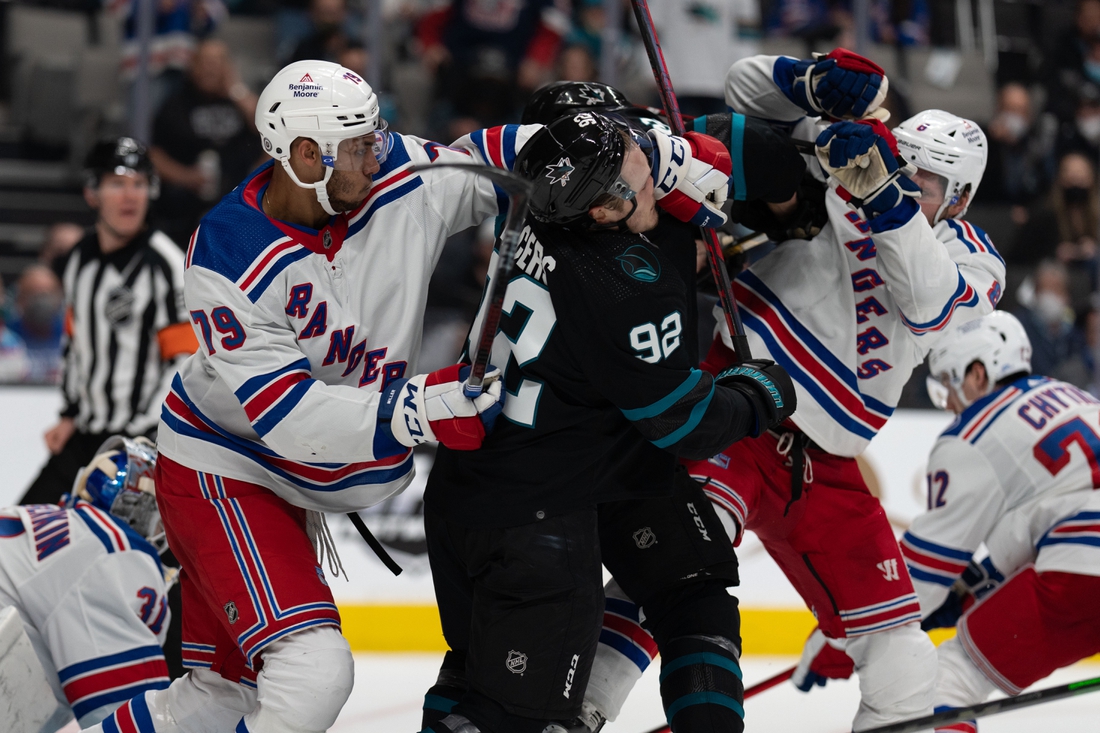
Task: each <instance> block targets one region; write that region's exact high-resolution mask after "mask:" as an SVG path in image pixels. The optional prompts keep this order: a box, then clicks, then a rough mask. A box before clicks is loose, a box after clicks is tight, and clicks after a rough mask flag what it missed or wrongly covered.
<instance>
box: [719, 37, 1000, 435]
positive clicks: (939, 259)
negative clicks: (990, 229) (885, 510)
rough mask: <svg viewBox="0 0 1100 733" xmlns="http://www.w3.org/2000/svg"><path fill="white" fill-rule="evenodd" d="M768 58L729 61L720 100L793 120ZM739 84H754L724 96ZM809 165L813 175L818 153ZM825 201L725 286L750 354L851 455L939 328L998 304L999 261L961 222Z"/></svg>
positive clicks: (799, 421) (815, 427)
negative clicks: (814, 231) (792, 235)
mask: <svg viewBox="0 0 1100 733" xmlns="http://www.w3.org/2000/svg"><path fill="white" fill-rule="evenodd" d="M775 58H776V57H759V56H758V57H753V58H752V59H746V60H744V61H741V62H738V63H737V64H735V65H734V66H733V68H732V69H731V72H730V74H731V75H730V78H729V79H728V80H727V101H729V102H730V104H731V105H733V104H735V103H740V102H741V101H742V98H745V97H749V98H752V99H753V100H754V103H753V104H752V105H747V107H748V108H747V109H737V108H736V107H735V109H736V111H738V112H743V113H746V114H754V115H759V116H763V117H768V118H770V119H777V120H782V121H789V120H791V119H793V116H792V114H791V110H790V109H789V108H791V107H793V108H794V109H796V110H798V113H799V115H800V117H799V119H800V120H801V119H803V118H804V116H805V113H804V112H802V110H801V109H800V108H798V107H797V106H796V105H794V103H792V102H790V101H789V100H787V99H786V97H784V96H783V95H782V94H781V93H779V92H778V91H777V90H776V85H775V83H774V82H773V81H772V80H771V67H770V65H767V64H765V63H764V61H766V60H767V59H773V60H774V59H775ZM762 60H764V61H762ZM738 69H743V70H747V71H749V72H753V73H743V74H740V75H735V74H734V72H735V71H737V70H738ZM765 69H766V74H765ZM735 77H736V78H735ZM761 79H763V81H761ZM765 82H766V83H765ZM740 84H744V85H746V86H747V87H748V88H749V89H751V90H752V92H753V93H754V94H752V95H749V94H741V95H740V96H738V95H732V96H731V91H730V90H731V86H733V87H736V86H737V85H740ZM768 89H770V95H769V93H767V90H768ZM768 104H770V105H771V111H770V112H769V107H768ZM808 129H809V130H813V129H815V128H814V127H813V125H812V124H811V125H809V128H808ZM810 137H811V139H812V134H811V135H810ZM811 169H813V170H817V171H818V172H819V173H820V167H819V166H818V165H817V163H816V161H814V162H813V164H812V166H811ZM826 205H827V207H828V211H829V223H828V224H827V225H826V226H825V228H824V229H822V230H821V232H820V233H819V234H818V235H817V236H816V237H814V238H813V239H812V240H792V241H788V242H785V243H783V244H781V245H780V246H779V247H777V248H776V249H775V250H774V251H773V252H771V253H770V254H768V255H767V256H766V257H765V258H764V259H762V260H761V261H759V262H757V263H756V264H754V265H753V266H752V267H751V268H750V269H749V270H748V271H746V272H744V273H742V274H741V275H739V276H738V277H737V279H736V281H735V283H734V293H735V295H736V297H737V301H738V305H739V306H740V308H741V315H742V319H743V321H744V324H745V330H746V332H747V335H748V340H749V345H750V347H751V350H752V354H753V356H754V357H759V358H769V359H772V360H774V361H775V362H776V363H778V364H780V365H781V366H782V367H783V368H784V369H786V370H787V372H788V373H789V374H790V375H791V378H792V379H793V380H794V384H795V388H796V390H797V391H798V411H797V412H796V413H795V415H794V417H793V422H794V423H795V424H796V425H797V426H798V428H799V429H801V430H802V431H803V432H805V433H806V434H807V435H809V436H810V438H812V439H813V440H814V442H816V443H817V444H818V445H820V446H821V447H822V448H823V449H825V450H826V451H828V452H829V453H833V454H835V455H840V456H855V455H858V454H859V453H861V452H862V451H863V450H864V449H865V448H866V447H867V444H868V443H869V442H870V440H871V438H873V437H874V436H875V435H876V434H877V433H878V431H879V430H880V429H881V428H882V426H883V425H885V424H886V420H887V419H888V418H889V417H890V415H891V414H893V412H894V408H895V407H896V406H897V403H898V399H899V398H900V396H901V391H902V389H903V388H904V386H905V383H906V382H907V381H908V380H909V376H910V374H911V373H912V371H913V369H914V368H915V367H916V366H918V365H919V364H920V363H921V362H922V361H923V360H924V357H925V355H926V354H927V353H928V351H929V350H930V349H931V347H932V345H933V343H934V340H935V338H936V337H937V335H938V334H940V333H942V332H943V329H944V328H946V327H947V325H948V324H949V323H951V322H952V321H953V320H955V319H958V318H963V319H970V318H974V317H977V316H980V315H984V314H986V313H989V312H991V311H992V310H993V309H994V308H995V307H996V305H997V301H998V300H999V299H1000V296H1001V290H1002V288H1003V285H1004V276H1005V268H1004V260H1003V259H1001V256H1000V255H999V254H998V253H997V251H996V249H994V247H993V244H992V242H990V240H989V237H988V236H987V235H986V234H985V232H983V231H981V230H980V229H978V228H977V227H975V226H973V225H972V224H969V223H968V222H965V221H961V220H944V221H941V222H939V223H938V224H937V225H936V226H935V228H934V229H933V228H931V227H929V226H928V222H927V220H926V219H925V218H924V216H922V215H921V214H920V212H919V211H917V212H916V213H914V214H913V215H912V216H909V217H908V218H907V219H905V220H900V219H899V217H897V216H895V215H894V214H892V213H891V214H886V215H883V216H880V217H878V218H877V219H874V220H873V221H871V222H868V221H865V220H864V219H862V218H861V217H860V215H859V214H858V213H857V212H855V211H853V210H852V209H851V208H850V207H849V206H848V205H847V204H846V203H844V201H843V200H842V199H841V198H840V197H839V196H837V195H836V194H835V193H834V192H833V191H832V190H829V191H828V192H827V193H826ZM899 209H900V207H899ZM718 320H719V323H722V319H721V318H719V319H718ZM723 331H724V329H723ZM723 338H724V339H726V342H727V345H729V342H728V336H726V334H724V333H723Z"/></svg>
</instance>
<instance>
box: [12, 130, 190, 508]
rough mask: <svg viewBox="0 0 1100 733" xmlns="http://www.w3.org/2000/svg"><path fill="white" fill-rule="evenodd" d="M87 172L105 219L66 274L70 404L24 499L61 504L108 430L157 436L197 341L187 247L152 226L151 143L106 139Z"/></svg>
mask: <svg viewBox="0 0 1100 733" xmlns="http://www.w3.org/2000/svg"><path fill="white" fill-rule="evenodd" d="M85 169H86V177H85V188H84V198H85V200H86V201H87V202H88V205H89V206H91V207H92V208H93V209H95V211H96V214H97V218H96V223H95V226H93V227H92V228H91V230H90V231H89V232H88V235H87V236H86V237H85V238H84V239H82V240H81V241H80V242H79V243H77V245H76V246H75V247H74V248H73V249H72V251H71V252H70V253H69V256H68V258H67V260H66V262H65V267H64V277H63V278H62V281H63V283H64V293H65V305H66V307H67V318H66V333H67V336H68V341H67V344H66V346H65V364H64V373H63V379H62V395H63V397H64V403H63V407H62V410H61V415H60V420H59V421H58V423H57V424H56V425H55V426H53V427H52V428H50V430H49V431H48V432H47V433H46V435H45V440H46V446H47V448H49V451H50V453H51V457H50V459H49V461H48V462H47V463H46V465H45V467H44V468H43V469H42V472H41V473H40V474H39V475H38V478H36V479H35V481H34V483H33V484H32V485H31V487H30V488H29V489H28V490H27V493H26V494H25V495H24V496H23V499H22V500H21V502H20V503H22V504H55V503H57V500H58V498H59V497H60V496H61V494H62V493H63V492H65V491H68V490H69V489H70V487H71V486H72V484H73V478H74V477H75V475H76V472H77V470H79V469H80V467H82V466H83V465H85V464H86V463H87V462H88V461H89V460H90V459H91V458H92V456H93V455H95V451H96V449H97V448H98V447H99V446H100V445H101V444H102V443H103V441H104V440H106V438H107V437H108V436H111V435H114V434H125V435H128V436H131V437H132V436H137V435H149V434H152V433H153V431H155V430H156V427H157V424H158V423H159V421H160V406H161V402H163V401H164V397H165V395H166V394H167V393H168V388H169V386H170V384H171V380H172V377H173V375H174V374H175V372H176V366H177V364H178V362H179V361H181V360H182V359H183V358H185V357H186V356H187V355H189V354H191V353H193V352H194V351H195V349H196V348H197V347H198V342H197V341H196V340H195V335H194V332H192V330H191V324H190V322H189V320H188V318H187V313H186V312H185V310H184V307H183V292H182V291H183V252H182V251H181V250H180V248H179V247H177V246H176V245H175V244H174V243H173V242H172V241H171V240H170V239H168V237H166V236H165V235H164V234H163V233H161V232H159V231H154V230H152V229H151V228H150V227H148V226H147V225H146V213H147V211H148V207H149V191H150V187H151V185H155V179H154V176H153V166H152V164H151V163H150V161H149V158H148V156H147V154H146V152H145V148H144V147H143V146H141V145H140V144H138V143H137V142H135V141H134V140H132V139H131V138H128V137H124V138H119V139H117V140H111V141H105V142H101V143H98V144H97V145H96V146H95V147H93V148H92V150H91V152H90V153H89V154H88V157H87V159H86V161H85ZM40 269H41V270H43V271H45V273H49V270H48V269H47V268H44V267H42V268H40Z"/></svg>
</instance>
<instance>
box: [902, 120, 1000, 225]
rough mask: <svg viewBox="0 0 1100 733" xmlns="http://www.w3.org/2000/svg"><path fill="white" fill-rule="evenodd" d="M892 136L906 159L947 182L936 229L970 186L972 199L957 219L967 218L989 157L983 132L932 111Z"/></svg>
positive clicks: (910, 121)
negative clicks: (946, 212) (949, 208)
mask: <svg viewBox="0 0 1100 733" xmlns="http://www.w3.org/2000/svg"><path fill="white" fill-rule="evenodd" d="M892 132H893V133H894V137H895V138H896V139H897V141H898V152H900V153H901V155H902V157H903V158H905V159H906V160H907V161H909V162H910V163H912V164H913V165H915V166H916V167H918V168H921V169H923V170H926V171H930V172H932V173H935V174H936V175H938V176H942V177H943V178H944V179H945V180H946V183H945V185H944V191H943V204H941V205H940V208H939V209H937V210H936V217H935V219H934V220H933V225H935V224H936V223H938V222H939V221H940V218H941V217H942V216H943V212H944V211H946V210H947V208H948V207H950V206H954V205H955V204H957V203H959V202H960V201H962V196H963V194H964V193H965V192H966V187H967V186H968V185H969V186H970V198H969V199H968V201H967V205H966V208H964V209H963V210H962V211H960V212H959V213H958V215H957V216H959V217H960V218H961V217H962V216H964V215H965V214H966V210H967V209H968V208H970V203H971V202H973V201H974V196H975V195H976V194H977V193H978V184H980V183H981V182H982V174H983V173H985V162H986V159H987V158H988V155H989V145H988V143H987V142H986V139H985V133H984V132H982V128H980V127H978V125H977V123H975V122H971V121H970V120H967V119H963V118H962V117H958V116H956V115H953V114H951V113H950V112H944V111H943V110H939V109H930V110H925V111H924V112H921V113H920V114H917V115H914V116H912V117H910V118H909V119H907V120H906V121H905V122H902V123H901V124H900V125H898V126H897V127H895V128H894V129H893V130H892Z"/></svg>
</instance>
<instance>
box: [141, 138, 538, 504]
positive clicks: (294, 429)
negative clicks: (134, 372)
mask: <svg viewBox="0 0 1100 733" xmlns="http://www.w3.org/2000/svg"><path fill="white" fill-rule="evenodd" d="M536 129H537V128H534V127H525V128H520V127H518V126H516V125H509V126H506V127H497V128H491V129H488V130H481V131H478V132H476V133H473V134H472V135H469V136H467V137H465V138H462V139H461V140H460V141H459V142H458V143H456V145H459V146H460V147H461V148H463V149H459V148H452V147H446V146H443V145H439V144H438V143H433V142H426V141H424V140H420V139H418V138H414V137H407V136H401V135H397V134H394V135H392V138H393V143H392V149H391V150H390V152H389V154H388V157H387V158H386V160H385V162H384V163H382V167H381V170H379V171H378V172H377V173H376V174H375V175H374V184H373V188H372V189H371V191H370V194H369V196H368V197H367V199H366V201H364V203H363V205H362V206H361V207H360V208H359V209H358V210H356V211H354V212H352V213H350V214H347V215H341V216H336V217H332V219H331V220H330V223H329V224H328V225H327V226H325V227H324V228H323V229H321V230H320V231H314V230H310V229H306V228H304V227H298V226H293V225H290V224H286V223H284V222H279V221H275V220H272V219H269V218H268V217H267V216H266V215H265V214H264V213H263V211H262V209H261V208H260V202H261V201H262V199H263V195H264V192H265V190H266V187H267V185H268V182H269V181H270V180H271V166H272V164H271V163H268V164H266V165H264V166H262V167H261V168H260V169H259V170H257V171H256V172H255V173H253V174H252V175H251V176H250V177H249V178H248V179H247V180H246V181H245V182H244V183H242V184H241V185H240V186H238V187H237V188H236V189H235V190H234V191H233V192H231V193H230V194H229V195H227V196H226V197H225V198H224V199H222V201H221V202H220V203H219V204H218V205H217V206H216V207H215V208H214V209H213V210H212V211H211V212H210V213H209V214H207V215H206V216H205V217H204V218H203V220H202V222H201V224H200V226H199V228H198V230H196V232H195V235H194V236H193V237H192V239H191V243H190V246H189V247H188V251H187V260H186V267H187V269H186V274H185V298H186V303H187V309H188V311H189V313H190V320H191V321H192V323H193V324H194V328H195V331H196V334H197V335H198V339H199V351H198V352H197V353H196V354H195V355H193V356H192V357H190V358H189V359H188V360H187V361H186V362H185V363H184V365H183V366H182V367H181V368H180V371H179V375H178V376H177V377H176V379H175V381H174V382H173V384H172V391H171V393H170V394H169V395H168V398H167V400H166V401H165V405H164V409H163V411H162V414H161V427H160V432H159V435H158V448H159V450H160V452H161V454H162V455H165V456H167V457H169V458H171V459H172V460H174V461H177V462H179V463H181V464H183V465H186V466H188V467H190V468H193V469H196V470H201V471H209V472H211V473H215V474H218V475H221V476H226V477H229V478H234V479H238V480H242V481H249V482H252V483H258V484H262V485H264V486H267V487H269V488H271V489H272V490H273V491H274V492H275V493H276V494H278V495H279V496H281V497H282V498H284V499H286V500H287V501H289V502H290V503H292V504H295V505H297V506H300V507H304V508H306V509H312V510H317V511H349V510H355V509H362V508H364V507H367V506H370V505H372V504H375V503H377V502H379V501H382V500H383V499H385V498H386V497H388V496H390V495H392V494H394V493H396V492H398V491H400V490H401V489H403V488H404V487H405V486H406V485H407V484H408V482H409V481H410V480H411V479H412V475H413V460H412V452H411V451H410V450H409V449H408V448H406V447H404V446H402V445H400V444H398V443H397V442H396V441H395V440H394V439H393V437H392V435H390V434H389V431H388V429H386V430H378V431H376V429H375V428H376V411H377V408H378V403H379V392H380V391H381V389H382V388H384V387H385V386H387V385H388V384H389V383H390V382H391V381H393V380H395V379H400V378H402V377H404V376H411V375H412V374H414V373H415V364H416V358H417V355H418V353H419V351H420V339H421V326H422V323H423V318H424V308H425V303H426V298H427V292H428V281H429V279H430V277H431V274H432V270H433V268H434V267H435V264H436V261H437V260H438V259H439V255H440V253H441V251H442V249H443V244H444V242H445V241H446V239H447V237H448V236H450V235H451V234H453V233H455V232H458V231H461V230H462V229H465V228H467V227H470V226H472V225H474V224H478V223H479V222H481V221H483V220H485V219H486V218H488V217H491V216H494V215H495V214H496V213H497V211H498V207H499V206H500V205H501V204H500V202H502V201H504V200H505V199H504V198H503V195H502V194H500V193H499V192H498V190H497V189H496V188H495V187H494V186H493V185H492V184H491V183H490V182H489V181H488V179H486V178H484V177H478V176H474V175H471V174H470V173H469V172H466V171H460V170H456V169H453V168H441V169H440V170H438V171H431V172H422V173H413V172H411V171H410V170H409V169H410V168H411V167H412V166H413V165H416V164H424V163H433V162H436V161H440V162H462V163H470V162H487V163H489V164H491V165H495V166H498V167H511V165H512V162H513V161H514V159H515V153H516V151H517V150H518V149H519V148H520V147H521V146H522V144H523V142H524V141H526V140H527V139H528V138H529V137H530V135H531V134H532V133H533V132H534V131H535V130H536ZM498 196H499V199H498Z"/></svg>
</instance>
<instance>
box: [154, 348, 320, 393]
mask: <svg viewBox="0 0 1100 733" xmlns="http://www.w3.org/2000/svg"><path fill="white" fill-rule="evenodd" d="M296 371H304V372H307V373H308V372H309V371H310V367H309V359H306V358H305V357H302V358H301V359H299V360H298V361H295V362H293V363H291V364H287V365H286V366H283V367H279V368H278V369H276V370H275V371H273V372H268V373H267V374H260V375H259V376H255V377H252V378H251V379H249V380H247V381H246V382H245V383H244V384H242V385H241V386H240V387H238V388H237V391H236V392H234V393H233V394H235V395H236V396H237V400H238V401H239V402H240V403H241V404H242V405H244V404H245V403H247V402H248V401H249V400H251V399H252V397H253V396H254V395H255V394H256V393H257V392H259V391H260V390H262V389H264V388H265V387H266V386H267V385H269V384H271V383H272V382H274V381H275V380H277V379H279V378H280V377H282V376H283V375H284V374H289V373H291V372H296ZM173 381H175V380H173ZM181 385H182V382H181Z"/></svg>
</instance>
